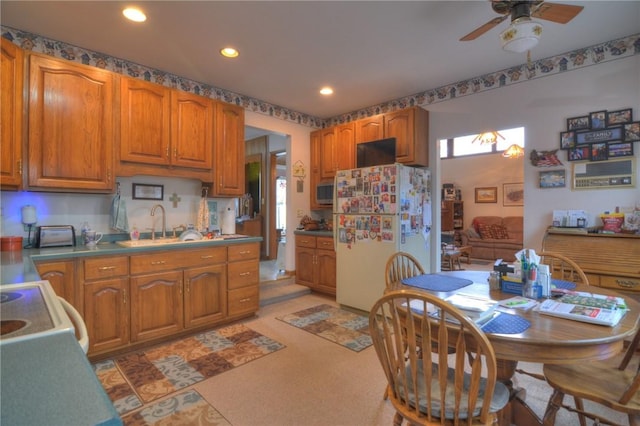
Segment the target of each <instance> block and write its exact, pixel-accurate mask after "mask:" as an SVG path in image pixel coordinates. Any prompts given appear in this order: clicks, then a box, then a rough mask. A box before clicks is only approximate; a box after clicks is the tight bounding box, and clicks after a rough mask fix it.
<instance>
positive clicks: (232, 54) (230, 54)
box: [220, 47, 240, 58]
mask: <svg viewBox="0 0 640 426" xmlns="http://www.w3.org/2000/svg"><path fill="white" fill-rule="evenodd" d="M220 54H221V55H222V56H224V57H225V58H236V57H238V55H239V54H240V52H238V51H237V50H236V49H234V48H233V47H225V48H224V49H222V50H220Z"/></svg>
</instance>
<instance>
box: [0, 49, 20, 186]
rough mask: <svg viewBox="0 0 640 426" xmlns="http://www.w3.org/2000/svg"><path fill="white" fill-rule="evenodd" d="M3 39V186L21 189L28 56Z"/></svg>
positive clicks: (0, 176) (0, 168)
mask: <svg viewBox="0 0 640 426" xmlns="http://www.w3.org/2000/svg"><path fill="white" fill-rule="evenodd" d="M0 40H1V41H2V43H1V44H0V46H1V48H2V56H1V57H0V64H1V66H2V68H1V69H0V78H1V79H2V80H0V87H2V90H1V91H0V135H1V139H0V146H2V155H1V156H0V183H1V184H2V189H21V188H22V170H23V167H22V117H23V114H22V90H23V87H24V83H23V78H24V71H23V67H24V55H23V52H22V49H20V48H19V47H18V46H16V45H15V44H13V43H11V42H10V41H8V40H6V39H5V38H0Z"/></svg>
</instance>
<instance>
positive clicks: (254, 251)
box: [228, 243, 260, 262]
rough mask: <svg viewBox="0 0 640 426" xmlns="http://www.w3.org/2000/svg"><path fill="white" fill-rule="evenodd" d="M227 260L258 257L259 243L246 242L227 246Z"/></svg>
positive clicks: (233, 260)
mask: <svg viewBox="0 0 640 426" xmlns="http://www.w3.org/2000/svg"><path fill="white" fill-rule="evenodd" d="M228 249H229V262H235V261H238V260H249V259H256V260H258V259H259V258H260V243H248V244H238V245H233V246H229V247H228Z"/></svg>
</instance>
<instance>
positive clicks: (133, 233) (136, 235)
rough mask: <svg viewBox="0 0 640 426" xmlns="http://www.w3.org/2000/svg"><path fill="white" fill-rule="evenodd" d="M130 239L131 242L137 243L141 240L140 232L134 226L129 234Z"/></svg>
mask: <svg viewBox="0 0 640 426" xmlns="http://www.w3.org/2000/svg"><path fill="white" fill-rule="evenodd" d="M129 237H131V241H137V240H138V239H139V238H140V232H138V228H136V227H135V226H134V227H133V228H132V229H131V232H130V233H129Z"/></svg>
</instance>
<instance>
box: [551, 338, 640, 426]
mask: <svg viewBox="0 0 640 426" xmlns="http://www.w3.org/2000/svg"><path fill="white" fill-rule="evenodd" d="M639 341H640V330H639V331H638V332H636V335H635V336H634V338H633V340H632V341H631V343H630V344H629V346H627V349H626V351H625V352H624V356H623V357H622V360H621V361H620V362H619V363H615V362H612V361H611V360H603V361H594V362H590V363H585V362H579V363H574V364H545V365H544V367H543V369H542V371H543V373H544V376H545V378H546V380H547V383H549V385H550V386H551V387H553V394H552V395H551V397H550V398H549V403H548V404H547V409H546V411H545V414H544V420H543V424H544V425H546V426H551V425H553V424H554V423H555V417H556V413H557V412H558V410H559V409H560V408H564V409H567V410H569V411H572V412H575V413H577V414H578V418H579V420H580V425H581V426H585V424H586V422H585V417H588V418H590V419H592V420H594V421H595V422H596V423H595V424H600V422H602V423H603V424H615V423H612V422H611V420H609V419H605V418H603V417H602V416H599V415H597V414H594V413H592V412H588V411H586V410H585V408H584V404H583V400H584V399H587V400H589V401H593V402H595V403H598V404H601V405H604V406H605V407H608V408H610V409H612V410H615V411H619V412H622V413H626V414H627V416H628V417H629V425H631V426H634V425H635V426H637V425H640V393H639V392H638V389H639V388H640V364H639V363H638V354H637V353H636V351H637V349H638V342H639ZM616 359H619V358H616ZM632 359H633V360H634V362H633V363H632V362H631V360H632ZM565 395H571V396H573V398H574V402H575V407H572V406H569V405H565V404H564V403H563V399H564V396H565Z"/></svg>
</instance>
